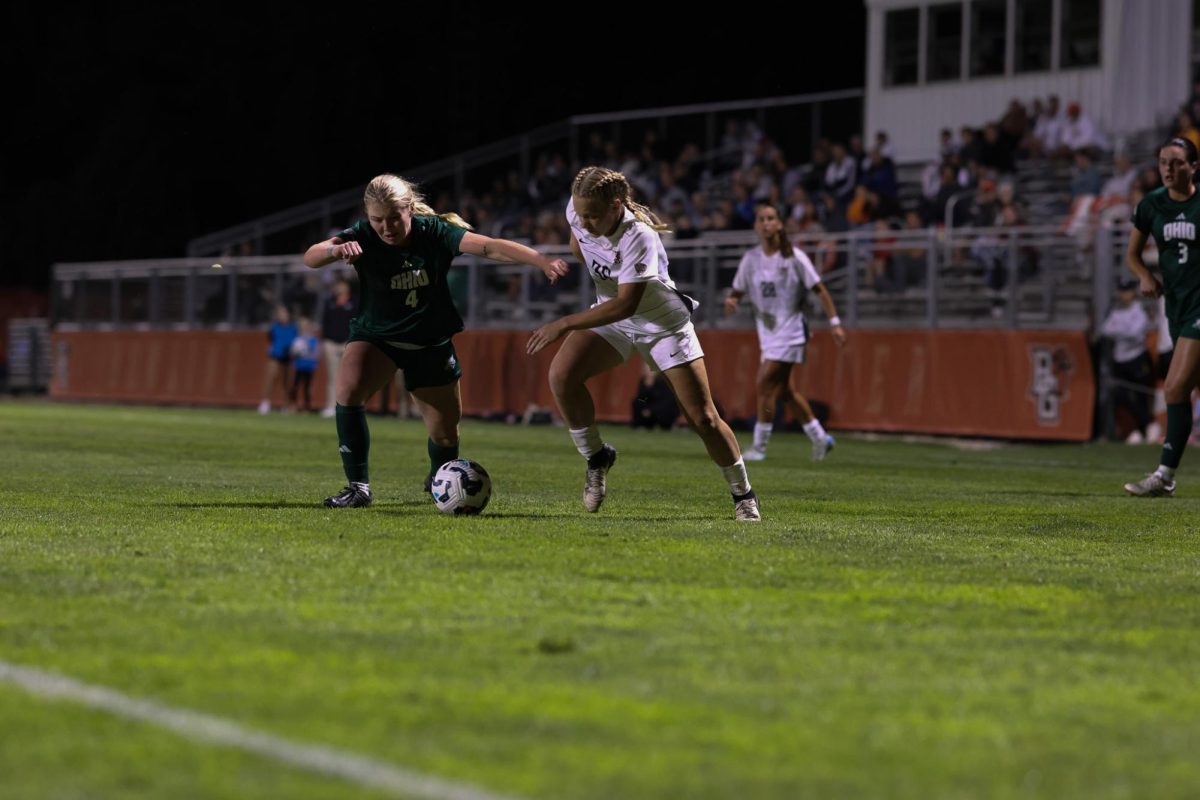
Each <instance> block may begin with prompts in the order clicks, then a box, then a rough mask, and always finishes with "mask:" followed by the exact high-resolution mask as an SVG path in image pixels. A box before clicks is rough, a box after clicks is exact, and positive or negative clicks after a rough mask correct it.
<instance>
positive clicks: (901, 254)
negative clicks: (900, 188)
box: [891, 209, 929, 291]
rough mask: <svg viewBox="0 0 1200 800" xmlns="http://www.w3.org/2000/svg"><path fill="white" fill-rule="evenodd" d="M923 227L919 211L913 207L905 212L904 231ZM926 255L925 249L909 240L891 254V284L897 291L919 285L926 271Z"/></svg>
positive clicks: (923, 223) (923, 221) (917, 229)
mask: <svg viewBox="0 0 1200 800" xmlns="http://www.w3.org/2000/svg"><path fill="white" fill-rule="evenodd" d="M925 227H926V226H925V220H924V219H922V218H921V214H920V212H918V211H917V210H915V209H913V210H910V211H908V212H906V213H905V215H904V230H905V231H907V232H912V231H919V230H922V229H924V228H925ZM928 257H929V254H928V252H927V251H926V249H925V248H924V247H922V246H920V245H919V244H917V243H915V242H913V241H911V240H910V241H909V242H908V243H907V244H905V245H902V246H901V247H900V248H899V249H898V250H896V252H895V253H894V254H893V256H892V268H891V280H892V285H893V286H894V287H895V288H896V289H897V290H898V291H903V290H904V289H906V288H908V287H909V286H919V285H921V284H922V283H923V282H924V280H925V276H926V274H927V271H928Z"/></svg>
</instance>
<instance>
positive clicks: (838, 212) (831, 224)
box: [817, 192, 850, 233]
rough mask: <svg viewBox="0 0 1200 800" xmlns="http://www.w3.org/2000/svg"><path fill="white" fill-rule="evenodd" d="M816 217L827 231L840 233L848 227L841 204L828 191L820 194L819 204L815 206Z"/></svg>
mask: <svg viewBox="0 0 1200 800" xmlns="http://www.w3.org/2000/svg"><path fill="white" fill-rule="evenodd" d="M817 217H818V218H819V219H820V221H821V227H823V228H824V229H825V230H826V231H828V232H829V233H842V232H843V231H846V230H849V228H850V224H849V223H848V222H847V221H846V212H845V210H844V209H843V208H842V205H841V204H840V203H838V201H837V198H836V197H834V196H833V195H832V194H829V193H828V192H825V193H823V194H822V195H821V204H820V205H819V206H817Z"/></svg>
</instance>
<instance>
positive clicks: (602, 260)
mask: <svg viewBox="0 0 1200 800" xmlns="http://www.w3.org/2000/svg"><path fill="white" fill-rule="evenodd" d="M567 222H568V223H569V224H570V226H571V233H573V234H575V240H576V241H578V242H579V250H580V252H582V253H583V259H584V261H585V262H587V263H586V264H585V266H586V267H587V270H588V272H589V273H590V274H591V276H592V280H593V281H594V282H595V284H596V305H598V304H600V303H603V302H604V301H605V300H611V299H612V298H614V297H616V296H617V286H618V285H619V284H622V283H644V284H646V291H645V293H644V294H642V302H640V303H639V304H638V307H637V310H636V311H634V312H633V316H631V317H629V318H628V319H623V320H619V321H617V322H614V323H612V326H613V327H614V328H616V329H617V330H619V331H621V332H622V333H624V334H626V335H628V336H630V337H631V338H633V339H634V340H635V341H637V340H644V339H653V338H655V337H658V336H661V335H662V334H664V333H670V332H672V331H677V330H679V329H680V328H682V327H683V326H684V325H686V324H687V323H688V322H690V321H691V318H692V309H693V308H695V307H696V301H694V300H692V298H690V297H688V296H687V295H685V294H683V293H681V292H680V291H679V290H678V289H676V288H675V282H674V281H672V280H671V276H670V275H668V274H667V250H666V248H665V247H663V243H662V239H660V238H659V236H658V233H656V232H655V231H654V229H653V228H651V227H650V226H649V225H647V224H645V223H644V222H639V221H638V219H637V217H635V216H634V215H633V213H632V212H631V211H630V210H629V209H625V217H624V219H622V220H621V224H620V225H618V226H617V230H616V233H614V234H613V235H612V236H592V235H591V234H590V233H588V232H587V230H586V229H585V228H584V227H583V224H582V223H581V222H580V221H579V215H578V214H576V213H575V208H574V206H573V205H572V203H571V201H569V200H568V201H567Z"/></svg>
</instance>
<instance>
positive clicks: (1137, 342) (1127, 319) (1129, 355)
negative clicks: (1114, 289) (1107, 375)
mask: <svg viewBox="0 0 1200 800" xmlns="http://www.w3.org/2000/svg"><path fill="white" fill-rule="evenodd" d="M1151 327H1152V326H1151V324H1150V317H1149V316H1148V315H1147V314H1146V309H1144V308H1142V304H1141V303H1140V302H1138V301H1137V300H1134V301H1133V303H1132V304H1130V306H1129V307H1128V308H1121V307H1120V306H1113V309H1112V311H1109V312H1108V317H1107V318H1106V319H1105V320H1104V326H1103V327H1102V328H1101V331H1100V332H1101V333H1103V334H1104V335H1105V336H1107V337H1109V338H1110V339H1112V340H1113V360H1114V361H1120V362H1126V361H1133V360H1134V359H1135V358H1139V357H1140V356H1141V355H1142V354H1143V353H1145V352H1146V334H1147V333H1148V332H1149V331H1150V328H1151Z"/></svg>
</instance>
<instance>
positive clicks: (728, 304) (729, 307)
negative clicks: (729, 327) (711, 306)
mask: <svg viewBox="0 0 1200 800" xmlns="http://www.w3.org/2000/svg"><path fill="white" fill-rule="evenodd" d="M737 310H738V301H737V298H736V297H732V296H727V297H726V298H725V313H726V314H736V313H737Z"/></svg>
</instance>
